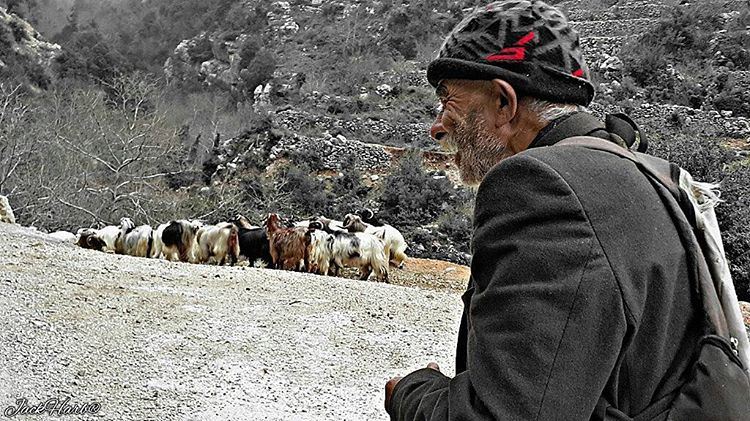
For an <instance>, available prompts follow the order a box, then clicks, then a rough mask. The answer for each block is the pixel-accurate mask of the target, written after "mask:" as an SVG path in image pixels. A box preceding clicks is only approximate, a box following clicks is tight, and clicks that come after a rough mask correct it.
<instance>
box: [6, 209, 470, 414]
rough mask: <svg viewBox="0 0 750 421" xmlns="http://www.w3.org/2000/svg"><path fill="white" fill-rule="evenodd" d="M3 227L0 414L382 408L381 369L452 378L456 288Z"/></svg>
mask: <svg viewBox="0 0 750 421" xmlns="http://www.w3.org/2000/svg"><path fill="white" fill-rule="evenodd" d="M0 239H1V240H0V326H1V329H0V341H1V342H0V343H2V347H0V361H2V362H3V364H0V417H2V411H3V410H4V409H5V408H7V407H8V406H11V405H14V404H15V402H16V399H18V398H21V397H24V398H27V399H28V400H29V403H30V404H36V403H39V402H44V401H46V400H47V399H49V398H58V399H64V398H67V397H69V398H70V402H71V403H76V404H84V403H86V404H89V403H92V402H98V403H100V404H101V410H100V411H99V412H98V413H97V414H96V415H94V416H91V415H89V416H67V417H64V418H65V419H112V420H234V419H260V420H282V419H283V420H386V419H387V416H386V414H385V412H384V411H383V410H382V409H381V408H382V399H383V386H384V384H385V382H386V380H387V379H388V378H390V377H391V376H393V375H396V374H405V373H407V372H410V371H411V370H414V369H417V368H420V367H423V366H424V365H425V364H426V363H427V362H429V361H433V360H434V361H437V362H438V363H439V364H440V365H441V367H444V368H445V369H446V370H445V372H446V374H448V375H452V374H453V373H452V371H451V370H452V367H453V357H454V346H455V335H456V332H457V330H458V321H459V317H460V310H461V301H460V299H459V292H456V291H455V290H446V291H439V290H433V289H422V288H406V287H402V286H397V285H386V284H378V283H374V282H362V281H356V280H351V279H342V278H327V277H321V276H316V275H308V274H299V273H291V272H280V271H272V270H264V269H253V268H247V267H244V268H243V267H235V268H229V267H215V266H213V267H212V266H199V265H190V264H182V263H170V262H166V261H156V260H148V259H139V258H133V257H128V256H117V255H109V254H104V253H99V252H94V251H90V250H82V249H79V248H77V247H75V246H73V245H69V244H63V243H61V242H58V241H57V240H54V239H51V238H49V237H47V236H46V235H44V234H40V233H37V232H35V231H32V230H29V229H26V228H21V227H18V226H13V225H7V224H0ZM16 418H17V419H31V418H33V419H46V418H48V417H46V416H18V417H16ZM49 419H60V418H53V417H49Z"/></svg>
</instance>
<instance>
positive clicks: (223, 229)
mask: <svg viewBox="0 0 750 421" xmlns="http://www.w3.org/2000/svg"><path fill="white" fill-rule="evenodd" d="M237 233H238V230H237V226H236V225H234V224H232V223H231V222H224V223H221V224H217V225H206V226H203V227H201V228H200V229H199V230H198V232H197V233H196V234H195V246H194V247H195V252H194V259H195V262H196V263H207V262H208V261H209V260H211V259H212V258H213V259H214V260H215V261H216V262H217V263H218V264H219V265H223V264H224V262H226V260H227V258H229V261H230V263H231V264H232V266H234V264H235V263H237V259H238V258H239V255H240V243H239V241H238V238H237Z"/></svg>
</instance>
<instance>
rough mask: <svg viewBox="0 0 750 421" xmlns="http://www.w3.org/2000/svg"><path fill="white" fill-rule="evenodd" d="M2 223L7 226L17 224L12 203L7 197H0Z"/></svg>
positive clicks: (0, 219) (0, 220)
mask: <svg viewBox="0 0 750 421" xmlns="http://www.w3.org/2000/svg"><path fill="white" fill-rule="evenodd" d="M0 222H5V223H6V224H15V223H16V216H15V215H14V214H13V209H12V208H11V207H10V202H8V198H7V197H5V196H0Z"/></svg>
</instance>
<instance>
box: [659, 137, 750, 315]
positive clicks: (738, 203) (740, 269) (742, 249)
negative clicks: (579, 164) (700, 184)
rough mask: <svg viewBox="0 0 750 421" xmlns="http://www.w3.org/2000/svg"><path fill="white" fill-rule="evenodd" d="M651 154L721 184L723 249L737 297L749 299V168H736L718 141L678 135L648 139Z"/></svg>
mask: <svg viewBox="0 0 750 421" xmlns="http://www.w3.org/2000/svg"><path fill="white" fill-rule="evenodd" d="M651 141H652V143H651V144H652V150H651V152H652V153H653V154H654V155H656V156H659V157H661V158H664V159H667V160H669V161H671V162H674V163H676V164H678V165H680V166H681V167H683V168H685V169H686V170H687V171H688V172H690V173H691V174H692V175H693V177H694V178H695V179H697V180H699V181H708V182H712V183H717V182H721V198H722V200H724V203H721V204H719V205H718V206H717V207H716V216H717V219H718V221H719V228H720V229H721V232H722V236H723V240H724V248H725V251H726V255H727V259H728V260H729V263H730V270H731V272H732V277H733V279H734V284H735V289H736V290H737V295H738V296H739V297H740V299H742V300H745V301H747V300H750V291H748V288H750V185H749V184H748V181H747V180H750V165H748V164H747V163H744V164H740V165H736V168H734V169H732V161H733V157H734V154H733V153H732V152H731V151H728V150H726V149H724V148H723V147H722V146H721V145H720V144H719V142H718V141H716V140H713V139H701V138H699V137H697V136H691V135H688V134H684V133H682V134H680V135H678V136H677V137H675V138H671V139H667V138H664V137H656V138H652V139H651Z"/></svg>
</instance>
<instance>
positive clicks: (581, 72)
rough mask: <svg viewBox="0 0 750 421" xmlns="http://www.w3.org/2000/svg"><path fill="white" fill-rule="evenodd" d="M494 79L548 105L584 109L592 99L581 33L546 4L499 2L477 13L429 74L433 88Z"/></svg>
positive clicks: (454, 35)
mask: <svg viewBox="0 0 750 421" xmlns="http://www.w3.org/2000/svg"><path fill="white" fill-rule="evenodd" d="M495 78H499V79H503V80H505V81H506V82H508V83H510V85H511V86H513V88H514V89H515V90H517V91H518V92H519V93H521V94H526V95H530V96H534V97H536V98H539V99H544V100H548V101H553V102H558V103H570V104H579V105H584V106H585V105H588V104H589V103H590V102H591V100H592V99H593V98H594V86H593V85H592V84H591V82H590V81H589V79H590V75H589V70H588V67H587V66H586V62H585V61H584V59H583V54H582V52H581V47H580V43H579V38H578V33H577V32H576V31H575V30H574V29H573V28H571V27H570V24H569V23H568V20H567V19H566V18H565V16H564V15H563V14H562V12H560V11H559V10H558V9H556V8H554V7H552V6H550V5H548V4H546V3H544V2H542V1H535V0H531V1H529V0H510V1H507V0H506V1H496V2H494V3H490V4H489V5H487V6H484V7H482V8H479V9H477V10H475V11H474V12H472V13H471V14H470V15H469V16H468V17H466V19H464V20H463V21H461V22H460V23H459V24H458V25H457V26H456V27H455V28H454V29H453V31H451V33H450V34H448V37H447V38H446V39H445V42H444V43H443V46H442V47H441V48H440V52H439V53H438V56H437V58H436V59H435V60H433V61H432V62H431V63H430V65H429V66H428V68H427V80H428V81H429V82H430V84H431V85H432V86H437V84H438V83H439V82H440V81H441V80H443V79H473V80H490V79H495Z"/></svg>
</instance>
